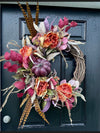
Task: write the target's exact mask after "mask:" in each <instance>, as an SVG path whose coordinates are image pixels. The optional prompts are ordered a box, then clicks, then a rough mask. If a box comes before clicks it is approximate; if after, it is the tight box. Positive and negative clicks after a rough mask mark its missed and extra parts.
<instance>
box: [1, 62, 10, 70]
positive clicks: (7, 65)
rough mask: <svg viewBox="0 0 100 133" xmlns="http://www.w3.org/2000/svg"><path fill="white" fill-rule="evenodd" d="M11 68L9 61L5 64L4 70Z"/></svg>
mask: <svg viewBox="0 0 100 133" xmlns="http://www.w3.org/2000/svg"><path fill="white" fill-rule="evenodd" d="M10 66H11V63H10V62H9V61H7V62H5V63H4V66H3V68H4V69H7V68H9V67H10Z"/></svg>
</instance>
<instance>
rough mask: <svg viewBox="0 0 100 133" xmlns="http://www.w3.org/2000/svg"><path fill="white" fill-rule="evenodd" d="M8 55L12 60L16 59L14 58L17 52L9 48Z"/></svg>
mask: <svg viewBox="0 0 100 133" xmlns="http://www.w3.org/2000/svg"><path fill="white" fill-rule="evenodd" d="M10 56H11V60H12V61H16V59H17V52H15V51H13V50H11V51H10Z"/></svg>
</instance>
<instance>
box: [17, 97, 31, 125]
mask: <svg viewBox="0 0 100 133" xmlns="http://www.w3.org/2000/svg"><path fill="white" fill-rule="evenodd" d="M30 98H31V97H29V98H28V100H27V103H26V105H25V108H24V110H23V113H22V115H21V117H20V121H19V125H18V128H20V126H21V124H22V121H23V120H24V117H25V115H26V112H27V110H28V108H29V105H30Z"/></svg>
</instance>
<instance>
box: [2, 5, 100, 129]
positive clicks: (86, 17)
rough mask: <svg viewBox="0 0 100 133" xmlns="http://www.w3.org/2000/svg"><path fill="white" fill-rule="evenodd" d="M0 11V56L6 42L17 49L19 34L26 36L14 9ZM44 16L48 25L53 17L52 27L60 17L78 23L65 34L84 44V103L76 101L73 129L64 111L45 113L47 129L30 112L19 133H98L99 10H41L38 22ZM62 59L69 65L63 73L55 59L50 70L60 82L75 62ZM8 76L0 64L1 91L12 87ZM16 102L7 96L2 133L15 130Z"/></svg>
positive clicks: (68, 75) (18, 111) (20, 16)
mask: <svg viewBox="0 0 100 133" xmlns="http://www.w3.org/2000/svg"><path fill="white" fill-rule="evenodd" d="M1 8H2V10H1V16H2V19H1V23H2V29H1V30H2V34H1V40H2V42H1V43H0V45H1V54H2V55H3V54H4V53H5V51H8V49H7V48H6V44H7V42H8V41H10V40H15V41H17V42H18V44H19V45H21V38H22V36H23V34H29V32H28V29H27V27H26V23H25V20H24V18H23V14H22V12H21V11H20V9H19V7H18V5H2V7H1ZM31 10H32V14H33V18H34V17H35V7H34V6H31ZM46 16H50V21H52V19H53V18H55V17H56V16H57V19H56V21H55V24H57V22H58V20H59V19H60V18H63V17H64V16H66V17H67V18H68V19H69V20H75V21H76V22H77V23H78V26H77V27H75V28H72V29H71V30H69V33H72V34H71V39H75V40H80V41H82V42H85V45H81V46H80V48H81V50H82V51H83V53H84V55H85V60H86V76H85V79H84V81H83V83H82V85H81V87H82V88H83V94H84V95H85V97H86V100H87V102H86V103H84V102H83V101H82V100H81V99H78V105H77V106H76V108H73V109H72V119H73V126H71V124H70V121H69V118H68V113H67V109H66V108H63V109H62V110H60V109H58V108H54V107H51V108H50V109H49V110H48V111H47V112H46V117H47V119H48V121H49V122H50V125H47V124H46V123H45V122H44V121H43V120H42V119H41V117H40V116H39V115H38V114H37V113H36V112H35V110H34V108H33V109H32V110H31V113H30V115H29V117H28V120H27V122H26V124H25V127H24V128H23V129H22V131H47V130H48V131H100V106H99V101H100V81H99V79H100V71H99V68H100V10H92V9H78V8H67V7H49V6H41V7H40V14H39V18H40V20H41V19H44V18H45V17H46ZM65 57H66V60H67V61H68V64H69V67H68V69H67V70H66V69H65V64H64V62H63V60H62V57H61V56H58V57H57V58H56V60H55V62H54V63H52V66H53V67H54V68H56V70H57V72H58V76H60V78H61V79H64V78H66V79H67V80H70V79H71V78H72V76H73V72H74V69H75V61H74V59H73V57H69V56H68V55H67V54H66V55H65ZM11 76H12V74H11V73H9V72H7V71H6V70H3V63H2V66H1V81H0V82H1V88H2V89H3V88H6V87H7V86H10V84H11V83H13V81H14V80H13V79H12V78H11ZM1 88H0V89H1ZM4 98H5V97H4V96H3V95H1V102H3V101H4ZM20 102H21V99H18V98H17V96H16V94H15V95H11V96H10V98H9V100H8V103H7V105H6V106H5V109H4V110H3V111H2V113H1V130H2V131H17V130H18V129H17V126H18V122H19V119H20V116H21V113H22V109H20V108H19V105H20ZM6 115H9V116H10V118H11V121H10V122H9V123H7V124H6V123H4V122H3V117H4V116H6Z"/></svg>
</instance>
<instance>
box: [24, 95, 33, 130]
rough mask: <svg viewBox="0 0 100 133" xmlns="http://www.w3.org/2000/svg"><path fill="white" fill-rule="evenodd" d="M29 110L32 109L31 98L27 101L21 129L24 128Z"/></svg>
mask: <svg viewBox="0 0 100 133" xmlns="http://www.w3.org/2000/svg"><path fill="white" fill-rule="evenodd" d="M31 108H32V103H31V97H30V98H29V99H28V108H27V111H26V113H25V117H24V120H23V125H22V128H23V127H24V125H25V123H26V120H27V118H28V116H29V113H30V111H31Z"/></svg>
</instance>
